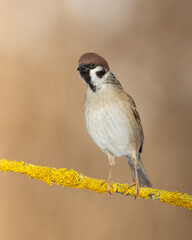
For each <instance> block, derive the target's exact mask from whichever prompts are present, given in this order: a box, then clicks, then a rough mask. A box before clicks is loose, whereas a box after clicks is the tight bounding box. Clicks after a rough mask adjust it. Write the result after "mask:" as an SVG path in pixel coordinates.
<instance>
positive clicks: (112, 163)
mask: <svg viewBox="0 0 192 240" xmlns="http://www.w3.org/2000/svg"><path fill="white" fill-rule="evenodd" d="M108 160H109V165H110V169H109V176H108V179H107V189H108V192H109V193H110V189H109V187H112V183H113V181H112V168H113V166H114V165H115V157H114V156H113V155H112V154H109V155H108Z"/></svg>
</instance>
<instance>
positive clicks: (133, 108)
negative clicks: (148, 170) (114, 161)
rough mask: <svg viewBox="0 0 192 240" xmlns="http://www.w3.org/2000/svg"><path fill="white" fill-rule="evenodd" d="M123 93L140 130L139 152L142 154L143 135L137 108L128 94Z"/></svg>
mask: <svg viewBox="0 0 192 240" xmlns="http://www.w3.org/2000/svg"><path fill="white" fill-rule="evenodd" d="M124 93H125V94H126V96H127V97H128V99H129V102H130V104H131V110H132V112H133V115H134V117H135V120H136V122H137V124H138V127H139V130H140V134H141V146H140V150H139V152H140V153H141V152H142V146H143V141H144V134H143V128H142V125H141V119H140V116H139V113H138V111H137V107H136V104H135V101H134V100H133V98H132V97H131V96H130V95H129V94H128V93H126V92H124Z"/></svg>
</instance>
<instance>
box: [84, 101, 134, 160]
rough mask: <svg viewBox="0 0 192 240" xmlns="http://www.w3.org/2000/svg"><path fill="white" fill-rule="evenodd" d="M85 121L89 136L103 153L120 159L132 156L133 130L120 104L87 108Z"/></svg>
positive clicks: (110, 103) (111, 103)
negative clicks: (120, 157)
mask: <svg viewBox="0 0 192 240" xmlns="http://www.w3.org/2000/svg"><path fill="white" fill-rule="evenodd" d="M85 120H86V125H87V129H88V132H89V134H90V135H91V137H92V139H93V141H94V142H95V143H96V144H97V145H98V146H99V148H100V149H101V150H102V151H104V152H105V151H106V150H108V151H109V152H111V153H112V154H113V155H114V156H118V157H119V156H122V155H129V154H130V152H131V149H130V145H131V144H130V142H131V141H132V138H133V129H132V126H131V123H130V122H129V119H128V118H127V114H126V112H125V111H123V109H122V106H121V104H120V102H118V101H116V102H114V101H112V102H110V101H109V102H107V103H106V104H104V103H103V102H102V104H99V103H98V105H96V106H95V107H91V106H88V107H86V108H85Z"/></svg>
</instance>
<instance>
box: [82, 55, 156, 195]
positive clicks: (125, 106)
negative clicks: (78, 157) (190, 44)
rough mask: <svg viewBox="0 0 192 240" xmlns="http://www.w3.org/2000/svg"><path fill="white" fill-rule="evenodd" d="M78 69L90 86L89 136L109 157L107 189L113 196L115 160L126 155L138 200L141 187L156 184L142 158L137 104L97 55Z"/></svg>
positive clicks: (86, 57)
mask: <svg viewBox="0 0 192 240" xmlns="http://www.w3.org/2000/svg"><path fill="white" fill-rule="evenodd" d="M77 70H78V71H79V75H80V77H81V78H82V79H83V80H84V81H85V83H86V85H87V90H86V94H85V98H84V117H85V122H86V126H87V130H88V133H89V135H90V136H91V138H92V140H93V141H94V142H95V143H96V145H97V146H98V147H99V148H100V149H101V150H102V151H103V152H104V153H105V154H106V155H107V157H108V161H109V165H110V170H109V175H108V180H107V189H108V191H109V193H110V187H112V183H113V181H112V168H113V166H114V165H115V157H121V156H125V158H126V159H127V161H128V164H129V166H130V169H131V173H132V178H133V183H132V184H130V185H129V186H133V185H135V199H136V197H137V194H138V192H139V189H140V187H144V186H147V187H151V186H152V183H151V181H150V179H149V177H148V175H147V173H146V170H145V169H144V166H143V164H142V161H141V158H140V154H141V152H142V147H143V141H144V134H143V128H142V125H141V120H140V116H139V113H138V111H137V108H136V104H135V101H134V100H133V98H132V97H131V96H130V95H129V94H128V93H127V92H126V91H125V90H124V89H123V87H122V85H121V84H120V82H119V81H118V79H117V78H116V77H115V75H114V74H113V73H112V72H111V71H110V68H109V65H108V63H107V61H106V60H105V59H104V58H103V57H101V56H100V55H98V54H97V53H94V52H88V53H85V54H83V55H82V56H81V57H80V58H79V61H78V68H77Z"/></svg>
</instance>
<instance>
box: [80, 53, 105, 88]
mask: <svg viewBox="0 0 192 240" xmlns="http://www.w3.org/2000/svg"><path fill="white" fill-rule="evenodd" d="M77 70H78V71H79V73H80V76H81V78H83V79H84V80H85V82H86V83H87V85H88V87H90V88H91V90H92V91H93V92H96V91H97V90H98V89H100V88H101V86H102V85H103V83H104V82H105V80H106V74H107V73H108V72H109V65H108V63H107V61H106V60H105V59H104V58H102V57H101V56H99V55H98V54H96V53H85V54H83V55H82V56H81V57H80V59H79V67H78V68H77Z"/></svg>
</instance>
